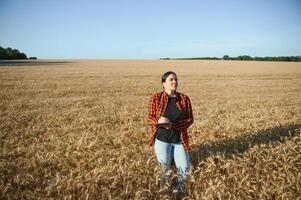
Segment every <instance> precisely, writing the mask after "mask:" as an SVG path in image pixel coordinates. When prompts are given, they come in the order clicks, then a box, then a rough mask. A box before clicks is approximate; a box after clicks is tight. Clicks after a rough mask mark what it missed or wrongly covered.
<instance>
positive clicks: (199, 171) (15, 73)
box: [0, 60, 301, 199]
mask: <svg viewBox="0 0 301 200" xmlns="http://www.w3.org/2000/svg"><path fill="white" fill-rule="evenodd" d="M170 69H171V70H174V71H176V72H177V73H178V78H179V80H180V86H179V91H180V92H183V93H185V94H187V95H189V97H190V99H191V101H192V105H193V111H194V116H195V122H194V124H193V126H192V127H191V128H190V129H189V133H190V144H191V145H192V147H193V151H192V152H191V156H192V160H191V162H192V170H191V176H190V178H189V180H187V187H186V193H185V195H186V197H185V199H298V198H299V199H300V198H301V192H300V191H301V156H300V155H301V136H300V135H301V134H300V133H301V87H300V86H301V64H300V63H273V62H239V61H229V62H223V61H147V60H145V61H122V60H120V61H113V60H104V61H80V60H79V61H75V62H73V61H72V62H70V63H63V62H57V63H56V65H54V64H49V65H48V64H42V63H41V64H39V63H35V65H34V66H30V65H26V66H22V64H21V65H20V64H19V65H18V66H15V67H14V66H9V67H5V66H2V67H0V98H1V101H0V110H1V112H0V198H1V199H45V198H47V199H48V198H50V199H51V198H52V199H169V198H172V196H168V195H166V194H164V193H163V192H162V191H159V190H158V188H157V186H156V174H157V171H156V160H155V155H154V153H153V151H152V150H151V148H148V147H147V146H146V143H147V141H148V139H149V129H148V127H147V125H146V121H145V117H146V112H147V110H146V107H147V103H148V100H149V97H150V95H151V93H152V92H155V91H159V90H161V86H160V76H161V74H162V73H163V72H165V71H167V70H170ZM173 174H174V172H173Z"/></svg>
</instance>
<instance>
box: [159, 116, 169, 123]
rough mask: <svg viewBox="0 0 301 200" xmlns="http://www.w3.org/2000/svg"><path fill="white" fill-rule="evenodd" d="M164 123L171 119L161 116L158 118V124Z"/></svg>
mask: <svg viewBox="0 0 301 200" xmlns="http://www.w3.org/2000/svg"><path fill="white" fill-rule="evenodd" d="M162 123H169V119H168V118H166V117H163V116H161V117H160V118H159V120H158V124H162Z"/></svg>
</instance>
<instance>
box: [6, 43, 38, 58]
mask: <svg viewBox="0 0 301 200" xmlns="http://www.w3.org/2000/svg"><path fill="white" fill-rule="evenodd" d="M19 59H37V58H36V57H29V58H27V56H26V54H25V53H22V52H20V51H19V50H18V49H12V48H11V47H7V48H3V47H1V46H0V60H19Z"/></svg>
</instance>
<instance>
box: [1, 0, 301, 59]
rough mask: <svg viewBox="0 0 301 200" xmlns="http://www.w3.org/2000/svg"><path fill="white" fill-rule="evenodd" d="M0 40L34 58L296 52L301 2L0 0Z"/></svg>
mask: <svg viewBox="0 0 301 200" xmlns="http://www.w3.org/2000/svg"><path fill="white" fill-rule="evenodd" d="M0 46H2V47H5V48H6V47H12V48H16V49H19V50H20V51H22V52H24V53H26V54H27V56H37V57H38V58H110V59H112V58H121V59H122V58H129V59H136V58H137V59H149V58H150V59H152V58H154V59H157V58H160V57H196V56H218V57H221V56H223V55H225V54H228V55H229V56H238V55H244V54H247V55H250V56H281V55H283V56H285V55H301V1H300V0H253V1H250V0H236V1H234V0H232V1H231V0H228V1H226V0H224V1H222V0H211V1H210V0H207V1H205V0H186V1H184V0H118V1H117V0H107V1H102V0H0Z"/></svg>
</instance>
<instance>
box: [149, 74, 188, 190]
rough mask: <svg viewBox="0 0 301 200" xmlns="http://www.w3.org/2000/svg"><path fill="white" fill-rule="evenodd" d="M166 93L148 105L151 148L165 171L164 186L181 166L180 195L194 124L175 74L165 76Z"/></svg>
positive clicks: (179, 176)
mask: <svg viewBox="0 0 301 200" xmlns="http://www.w3.org/2000/svg"><path fill="white" fill-rule="evenodd" d="M161 82H162V85H163V91H162V92H157V93H154V94H153V95H152V96H151V98H150V101H149V104H148V116H147V120H148V123H149V124H150V125H151V130H152V131H151V138H150V141H149V145H150V146H153V147H154V151H155V154H156V157H157V161H158V165H159V166H160V168H161V169H162V171H161V174H160V185H166V182H167V181H168V177H167V176H166V175H165V174H166V172H167V171H168V170H169V169H170V165H171V161H172V159H174V161H175V164H176V167H177V175H178V179H177V186H176V190H177V194H178V195H179V194H182V192H183V190H184V183H185V179H186V177H187V176H188V173H189V169H190V163H189V153H188V152H189V151H190V150H191V149H190V147H189V144H188V134H187V128H188V127H189V126H190V125H191V124H192V123H193V115H192V108H191V103H190V100H189V98H188V96H186V95H184V94H182V93H179V92H177V91H176V90H177V87H178V79H177V75H176V73H175V72H172V71H168V72H166V73H164V74H163V75H162V80H161Z"/></svg>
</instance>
